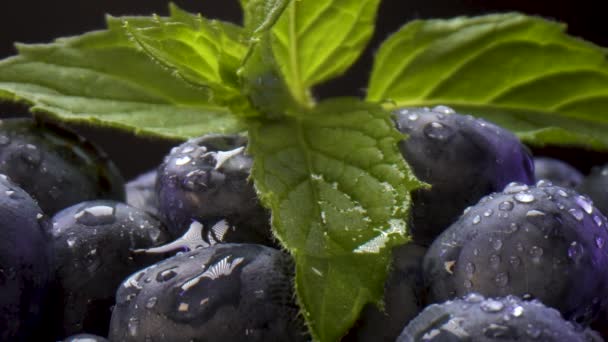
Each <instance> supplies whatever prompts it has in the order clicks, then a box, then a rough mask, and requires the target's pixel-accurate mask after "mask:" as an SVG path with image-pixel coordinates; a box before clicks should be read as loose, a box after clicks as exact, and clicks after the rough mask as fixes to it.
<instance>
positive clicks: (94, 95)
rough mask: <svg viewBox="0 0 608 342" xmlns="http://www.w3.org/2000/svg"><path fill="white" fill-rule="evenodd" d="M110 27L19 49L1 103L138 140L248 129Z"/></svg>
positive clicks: (5, 68) (2, 77) (5, 75)
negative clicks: (22, 105)
mask: <svg viewBox="0 0 608 342" xmlns="http://www.w3.org/2000/svg"><path fill="white" fill-rule="evenodd" d="M108 27H109V29H108V30H105V31H97V32H91V33H87V34H84V35H82V36H78V37H71V38H61V39H57V40H56V41H55V42H54V43H51V44H39V45H18V46H17V47H18V50H19V56H16V57H11V58H8V59H5V60H2V61H0V99H6V100H9V101H20V102H24V103H27V104H28V105H30V106H31V109H32V111H34V112H40V113H41V114H44V115H51V116H54V117H56V118H58V119H61V120H67V121H80V122H86V123H95V124H98V125H106V126H111V127H116V128H120V129H126V130H129V131H133V132H135V133H138V134H147V135H155V136H163V137H171V138H189V137H194V136H198V135H201V134H205V133H210V132H226V133H229V132H238V131H241V130H242V129H243V126H242V125H241V123H240V122H239V121H238V120H237V119H236V118H234V117H233V116H232V115H230V113H229V112H228V111H227V110H226V109H224V108H220V107H217V106H214V105H211V104H210V101H209V98H208V97H207V95H208V94H207V93H206V92H204V91H202V89H200V88H196V87H193V86H190V85H188V84H187V83H185V82H183V81H182V80H180V79H178V78H176V77H174V76H173V75H172V74H171V73H170V72H168V71H167V70H166V69H164V68H162V67H160V66H159V65H158V64H156V63H154V62H153V61H151V60H150V58H149V57H147V56H146V55H145V54H143V53H142V52H141V51H139V50H137V49H136V48H135V47H134V46H133V44H132V43H131V42H130V41H129V39H128V38H127V37H126V35H125V34H124V31H123V29H122V28H121V22H120V20H117V19H114V18H108Z"/></svg>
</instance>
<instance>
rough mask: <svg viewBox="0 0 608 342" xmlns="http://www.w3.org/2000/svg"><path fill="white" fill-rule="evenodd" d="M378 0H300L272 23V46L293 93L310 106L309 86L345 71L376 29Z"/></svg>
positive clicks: (289, 6)
mask: <svg viewBox="0 0 608 342" xmlns="http://www.w3.org/2000/svg"><path fill="white" fill-rule="evenodd" d="M378 4H379V0H299V1H291V3H290V4H289V5H288V6H287V7H286V8H285V10H284V11H283V12H282V14H281V16H280V18H279V19H278V20H277V22H276V23H275V24H274V26H273V27H272V30H271V32H272V50H273V53H274V56H275V58H276V60H277V62H278V66H279V68H280V70H281V73H282V75H283V76H284V78H285V81H286V82H287V85H288V86H289V89H290V90H291V92H292V94H293V97H294V98H295V99H296V100H297V101H298V102H299V103H302V104H309V103H310V102H311V101H312V100H311V99H310V94H309V88H310V87H312V86H314V85H315V84H318V83H321V82H323V81H326V80H328V79H331V78H333V77H336V76H338V75H340V74H342V73H343V72H344V71H345V70H346V69H347V68H348V67H349V66H351V64H352V63H354V62H355V60H356V59H357V58H358V57H359V55H360V54H361V52H362V51H363V49H364V48H365V45H366V44H367V42H368V40H369V39H370V37H371V36H372V33H373V30H374V21H375V18H376V12H377V8H378Z"/></svg>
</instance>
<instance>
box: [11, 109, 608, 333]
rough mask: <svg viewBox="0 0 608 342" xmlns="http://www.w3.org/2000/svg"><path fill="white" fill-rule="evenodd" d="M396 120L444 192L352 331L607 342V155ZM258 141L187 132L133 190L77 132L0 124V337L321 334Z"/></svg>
mask: <svg viewBox="0 0 608 342" xmlns="http://www.w3.org/2000/svg"><path fill="white" fill-rule="evenodd" d="M394 121H395V124H396V127H397V128H398V129H399V130H400V131H401V132H403V133H406V134H407V135H408V136H409V137H408V138H407V139H406V140H403V141H401V142H400V144H399V148H400V150H401V152H402V153H403V156H404V158H405V159H406V160H407V162H408V163H409V164H410V165H411V167H412V169H413V171H414V173H415V174H416V176H417V177H418V178H419V179H421V180H423V181H425V182H427V183H429V184H430V185H431V186H432V187H430V188H425V189H419V190H416V191H415V192H414V193H413V194H412V195H413V206H412V209H411V214H410V227H411V229H412V235H413V242H411V243H409V244H406V245H403V246H399V247H397V248H395V249H394V250H393V263H392V267H391V272H390V274H389V277H388V278H387V280H386V284H385V298H384V304H385V305H384V308H383V309H382V310H381V309H379V308H377V307H376V306H374V305H368V306H366V307H365V308H364V310H363V312H362V314H361V317H360V319H359V320H358V321H357V322H356V324H355V326H354V327H353V328H352V329H351V330H350V331H349V333H348V334H347V335H346V336H345V337H344V338H343V341H403V342H405V341H603V340H602V337H601V333H603V332H602V331H601V327H602V325H605V324H606V323H608V220H607V219H606V216H605V215H604V214H603V213H602V212H607V213H608V191H607V189H608V188H607V186H608V167H604V168H596V169H594V170H593V171H592V172H591V174H590V175H589V176H587V177H584V176H583V175H582V174H581V173H580V172H579V171H577V170H576V169H575V168H573V167H572V166H570V165H568V164H566V163H564V162H562V161H559V160H556V159H550V158H543V157H537V158H533V157H532V155H531V153H530V151H529V150H528V149H527V148H526V147H525V146H524V145H522V144H521V143H520V142H519V140H518V139H517V138H516V137H515V136H514V135H513V134H512V133H510V132H508V131H506V130H504V129H502V128H500V127H498V126H496V125H494V124H492V123H489V122H487V121H484V120H482V119H477V118H473V117H472V116H465V115H460V114H457V113H455V112H454V111H453V110H452V109H450V108H448V107H444V106H438V107H435V108H432V109H429V108H410V109H402V110H399V111H396V112H395V113H394ZM246 147H247V138H246V137H244V136H240V135H206V136H203V137H199V138H196V139H192V140H189V141H187V142H185V143H183V144H182V145H179V146H177V147H175V148H173V149H172V150H171V152H170V153H169V154H168V155H167V156H166V157H165V159H164V161H163V162H162V164H161V165H160V166H159V167H158V168H157V169H155V170H151V171H149V172H148V173H145V174H143V175H141V176H140V177H138V178H136V179H134V180H132V181H130V182H127V183H126V184H125V182H124V180H123V178H122V177H121V175H120V173H119V171H118V169H117V168H116V166H115V165H114V164H113V163H112V162H111V161H110V160H109V159H108V158H107V156H106V155H105V154H104V153H103V151H101V150H100V149H99V148H98V147H96V146H95V145H94V144H92V143H90V142H88V141H86V140H85V139H83V138H82V137H80V136H78V135H77V134H75V133H73V132H71V131H69V130H68V129H66V128H65V127H61V126H58V125H55V124H52V123H48V122H46V123H45V122H41V121H37V120H33V119H7V120H4V121H0V341H81V342H84V341H89V342H91V341H93V342H94V341H107V340H109V341H224V342H226V341H308V340H310V336H309V335H308V333H307V329H306V326H305V324H304V321H303V319H302V316H301V313H300V310H299V308H298V305H297V302H296V300H295V296H294V293H293V275H294V265H293V262H292V260H291V258H290V256H289V255H288V254H287V253H286V252H285V251H283V250H281V248H280V246H279V245H278V242H277V241H276V240H275V239H274V238H273V236H272V234H271V231H270V226H269V218H270V214H269V212H268V211H267V210H266V209H264V208H263V207H262V206H261V205H260V203H259V201H258V199H257V196H256V192H255V189H254V187H253V184H252V183H251V180H250V178H249V175H250V170H251V165H252V159H251V157H250V156H249V155H248V154H247V153H246ZM592 200H593V201H592ZM594 203H595V205H594ZM590 327H597V328H598V329H599V330H600V332H599V333H598V332H596V331H594V330H592V329H591V328H590Z"/></svg>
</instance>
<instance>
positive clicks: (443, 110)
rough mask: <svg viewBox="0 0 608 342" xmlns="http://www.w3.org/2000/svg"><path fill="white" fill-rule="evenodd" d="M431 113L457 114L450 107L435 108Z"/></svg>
mask: <svg viewBox="0 0 608 342" xmlns="http://www.w3.org/2000/svg"><path fill="white" fill-rule="evenodd" d="M431 111H433V112H435V113H442V114H454V113H456V112H455V111H454V110H453V109H452V108H450V107H448V106H435V107H433V108H432V109H431Z"/></svg>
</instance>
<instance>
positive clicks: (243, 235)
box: [156, 135, 272, 245]
mask: <svg viewBox="0 0 608 342" xmlns="http://www.w3.org/2000/svg"><path fill="white" fill-rule="evenodd" d="M246 144H247V139H246V138H244V137H242V136H239V135H205V136H203V137H200V138H196V139H192V140H189V141H187V142H185V143H184V144H182V145H180V146H178V147H176V148H174V149H173V150H172V151H171V153H170V154H169V155H168V156H166V157H165V160H164V162H163V163H162V164H161V166H160V167H159V169H158V176H157V177H158V178H157V183H156V187H157V188H156V190H157V198H158V205H159V211H160V213H161V215H162V217H163V220H164V221H165V222H166V224H167V226H168V229H169V232H170V233H171V236H173V237H174V238H178V237H180V236H181V235H182V234H183V233H184V232H186V230H187V229H188V227H189V226H190V224H191V223H192V221H193V220H196V221H199V222H200V223H202V224H203V225H204V226H205V227H207V226H210V225H212V224H214V223H215V222H217V221H219V220H220V219H226V220H227V221H228V223H229V224H230V225H231V226H236V227H239V230H238V231H237V232H236V234H229V235H227V236H226V240H225V242H247V243H261V244H266V245H272V234H271V231H270V223H269V220H270V219H269V214H268V212H267V211H266V210H265V209H264V208H263V207H262V206H261V205H260V203H259V201H258V199H257V195H256V192H255V189H254V187H253V184H252V182H251V181H250V180H249V175H250V171H251V164H252V159H251V157H250V156H248V155H247V154H245V153H244V148H245V146H246ZM230 151H232V152H234V153H235V154H234V155H232V156H231V157H228V158H226V157H225V156H226V155H227V154H226V153H231V152H230ZM221 156H224V157H221Z"/></svg>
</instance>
